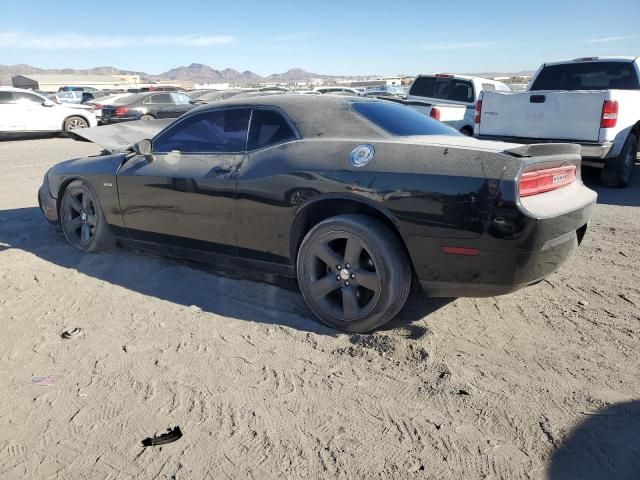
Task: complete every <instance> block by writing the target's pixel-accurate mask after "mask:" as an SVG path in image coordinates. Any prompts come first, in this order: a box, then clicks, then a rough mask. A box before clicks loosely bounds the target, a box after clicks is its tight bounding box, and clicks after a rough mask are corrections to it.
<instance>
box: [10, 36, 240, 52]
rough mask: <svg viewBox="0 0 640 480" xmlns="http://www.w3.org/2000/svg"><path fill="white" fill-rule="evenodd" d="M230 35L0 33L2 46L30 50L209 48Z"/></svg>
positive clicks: (222, 42)
mask: <svg viewBox="0 0 640 480" xmlns="http://www.w3.org/2000/svg"><path fill="white" fill-rule="evenodd" d="M233 41H234V38H233V37H232V36H230V35H177V36H169V35H166V36H143V37H137V36H126V35H114V36H104V35H85V34H80V33H53V34H45V35H37V34H32V33H22V32H0V48H17V49H28V50H92V49H102V48H126V47H160V46H180V47H208V46H211V45H227V44H230V43H233Z"/></svg>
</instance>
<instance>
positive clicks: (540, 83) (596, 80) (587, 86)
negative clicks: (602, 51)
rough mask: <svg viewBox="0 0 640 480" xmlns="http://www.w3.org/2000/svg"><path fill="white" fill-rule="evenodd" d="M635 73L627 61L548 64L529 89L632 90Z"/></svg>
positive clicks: (634, 86) (636, 77) (636, 85)
mask: <svg viewBox="0 0 640 480" xmlns="http://www.w3.org/2000/svg"><path fill="white" fill-rule="evenodd" d="M639 88H640V83H639V82H638V76H637V74H636V72H635V69H634V68H633V64H632V63H631V62H587V63H567V64H561V65H549V66H547V67H544V68H543V69H542V71H541V72H540V74H539V75H538V77H537V78H536V80H535V82H534V83H533V85H531V90H532V91H533V90H609V89H619V90H636V89H639Z"/></svg>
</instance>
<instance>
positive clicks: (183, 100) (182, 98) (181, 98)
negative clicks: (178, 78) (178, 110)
mask: <svg viewBox="0 0 640 480" xmlns="http://www.w3.org/2000/svg"><path fill="white" fill-rule="evenodd" d="M170 95H171V97H172V98H173V102H174V103H175V104H176V105H189V104H190V103H191V97H189V96H187V95H185V94H183V93H171V94H170Z"/></svg>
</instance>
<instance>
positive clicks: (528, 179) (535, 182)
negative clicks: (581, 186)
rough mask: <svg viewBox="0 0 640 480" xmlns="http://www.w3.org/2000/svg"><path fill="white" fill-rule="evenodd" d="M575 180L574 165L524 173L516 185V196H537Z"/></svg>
mask: <svg viewBox="0 0 640 480" xmlns="http://www.w3.org/2000/svg"><path fill="white" fill-rule="evenodd" d="M575 179H576V166H575V165H569V166H566V167H556V168H547V169H545V170H536V171H535V172H525V173H524V174H523V175H522V177H521V178H520V182H519V183H518V194H519V195H520V196H521V197H528V196H530V195H538V194H539V193H544V192H549V191H551V190H556V189H557V188H562V187H564V186H566V185H569V184H570V183H571V182H573V181H574V180H575Z"/></svg>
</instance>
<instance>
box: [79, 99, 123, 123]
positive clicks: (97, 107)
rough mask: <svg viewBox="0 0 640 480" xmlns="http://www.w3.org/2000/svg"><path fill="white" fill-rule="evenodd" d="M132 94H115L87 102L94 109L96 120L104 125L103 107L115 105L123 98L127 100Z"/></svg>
mask: <svg viewBox="0 0 640 480" xmlns="http://www.w3.org/2000/svg"><path fill="white" fill-rule="evenodd" d="M131 95H132V94H131V93H128V92H125V93H113V94H111V95H107V96H104V97H99V98H96V99H93V100H89V101H88V102H86V105H89V106H90V107H92V108H93V112H94V113H95V115H96V119H97V120H98V123H99V124H101V123H102V107H103V106H105V105H113V104H114V103H115V102H116V101H118V100H120V99H121V98H125V97H129V96H131Z"/></svg>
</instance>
